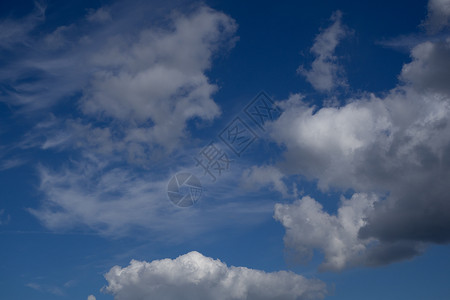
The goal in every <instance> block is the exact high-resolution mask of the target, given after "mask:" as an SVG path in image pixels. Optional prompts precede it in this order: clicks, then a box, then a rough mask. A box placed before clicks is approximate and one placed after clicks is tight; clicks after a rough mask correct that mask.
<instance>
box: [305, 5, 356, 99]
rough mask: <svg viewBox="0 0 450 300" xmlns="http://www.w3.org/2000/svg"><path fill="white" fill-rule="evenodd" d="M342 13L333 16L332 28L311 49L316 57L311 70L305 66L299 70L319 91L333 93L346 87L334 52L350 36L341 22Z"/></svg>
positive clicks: (318, 37) (322, 34)
mask: <svg viewBox="0 0 450 300" xmlns="http://www.w3.org/2000/svg"><path fill="white" fill-rule="evenodd" d="M341 19H342V13H341V12H340V11H336V12H335V13H333V15H332V16H331V20H332V21H333V22H334V23H333V24H332V25H331V26H330V27H328V28H327V29H325V30H323V31H322V32H321V33H320V34H319V35H318V36H317V37H316V39H315V41H314V45H313V46H312V47H311V50H310V51H311V53H312V54H314V56H315V57H316V58H315V59H314V61H313V62H312V65H311V69H310V70H306V69H305V68H304V67H303V66H300V67H299V68H298V69H297V72H298V73H299V74H302V75H303V76H305V77H306V80H307V81H308V82H309V83H310V84H311V85H312V86H313V87H314V88H315V89H316V90H318V91H321V92H326V91H331V90H333V89H334V88H336V87H338V86H345V85H346V81H345V79H344V78H343V77H342V76H340V73H341V72H342V70H341V67H340V66H339V64H338V63H337V57H336V56H334V51H335V49H336V47H337V45H338V44H339V42H340V41H341V40H342V39H343V38H344V37H345V36H347V35H348V34H349V31H348V29H346V28H345V27H344V26H343V25H342V22H341Z"/></svg>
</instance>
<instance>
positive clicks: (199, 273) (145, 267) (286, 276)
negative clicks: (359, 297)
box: [105, 252, 327, 300]
mask: <svg viewBox="0 0 450 300" xmlns="http://www.w3.org/2000/svg"><path fill="white" fill-rule="evenodd" d="M105 278H106V280H107V281H108V286H107V287H105V291H107V292H109V293H111V294H113V295H114V299H117V300H121V299H127V300H135V299H136V300H137V299H165V300H178V299H186V300H189V299H195V300H202V299H205V300H206V299H208V300H209V299H217V300H225V299H230V300H231V299H236V300H237V299H246V300H253V299H254V300H263V299H266V300H270V299H273V300H275V299H286V300H288V299H292V300H294V299H298V300H300V299H310V300H312V299H323V298H324V297H325V295H326V294H327V289H326V285H325V284H324V283H323V282H321V281H320V280H317V279H306V278H304V277H302V276H300V275H297V274H294V273H291V272H285V271H280V272H274V273H266V272H263V271H259V270H253V269H248V268H244V267H233V266H232V267H228V266H227V265H226V264H224V263H223V262H221V261H220V260H214V259H212V258H209V257H205V256H203V255H202V254H200V253H198V252H190V253H188V254H185V255H182V256H180V257H178V258H176V259H174V260H172V259H163V260H155V261H152V262H150V263H148V262H143V261H136V260H133V261H131V263H130V265H129V266H127V267H125V268H121V267H119V266H115V267H113V268H112V269H111V270H110V271H109V272H108V273H107V274H106V275H105Z"/></svg>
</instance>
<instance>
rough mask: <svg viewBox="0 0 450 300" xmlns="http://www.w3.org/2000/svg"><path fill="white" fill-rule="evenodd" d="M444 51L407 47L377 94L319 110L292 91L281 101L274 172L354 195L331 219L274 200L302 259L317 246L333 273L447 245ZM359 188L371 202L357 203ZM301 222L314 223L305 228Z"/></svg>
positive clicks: (437, 43) (449, 148)
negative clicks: (392, 78)
mask: <svg viewBox="0 0 450 300" xmlns="http://www.w3.org/2000/svg"><path fill="white" fill-rule="evenodd" d="M449 49H450V40H449V39H441V40H434V41H426V42H423V43H420V44H418V45H417V46H415V47H414V48H413V49H412V51H411V59H412V61H411V62H410V63H407V64H405V65H404V66H403V68H402V70H401V74H400V76H399V78H400V79H401V81H400V82H399V84H398V86H397V87H396V88H394V89H392V90H391V91H389V92H387V93H386V94H385V95H384V96H383V97H377V96H375V95H373V94H370V93H367V94H366V95H364V96H362V97H359V98H356V99H347V101H346V103H347V104H345V105H343V106H340V107H323V108H320V109H317V108H315V107H310V106H308V105H307V104H306V103H305V102H304V101H303V97H302V96H301V95H292V96H291V97H290V98H289V99H288V100H286V101H284V102H283V103H281V105H282V106H284V108H285V112H284V113H283V114H282V115H281V117H280V118H279V119H278V120H277V121H276V122H274V124H272V137H273V138H274V139H275V140H276V141H277V142H279V143H280V144H282V145H284V146H285V147H286V151H285V153H284V158H285V161H284V162H283V163H282V164H281V166H282V168H281V170H283V172H285V173H286V174H302V175H305V176H307V177H308V178H309V179H314V180H317V183H318V186H319V188H321V189H322V190H327V189H329V188H338V189H341V190H351V191H355V195H354V197H352V199H354V198H355V197H356V198H355V200H352V201H350V202H348V201H344V202H342V203H341V206H340V208H339V210H338V212H337V215H336V216H330V215H328V214H327V213H326V212H323V211H322V209H321V207H320V205H319V204H318V203H316V202H315V201H314V200H312V199H310V198H303V199H302V200H299V202H296V203H294V204H291V205H287V206H277V208H276V213H275V217H276V219H278V220H279V221H281V222H282V223H283V225H284V226H285V227H286V230H287V232H286V237H285V240H286V244H287V246H289V247H291V248H293V249H294V250H295V251H297V252H298V254H300V255H301V256H307V255H309V254H310V253H311V250H312V249H321V250H322V251H323V252H324V254H325V262H324V265H323V267H324V268H327V269H342V268H345V267H350V266H354V265H358V264H359V265H379V264H386V263H390V262H393V261H396V260H401V259H405V258H410V257H412V256H414V255H417V254H420V253H422V252H423V249H424V246H425V245H427V244H428V243H448V242H450V221H449V220H450V219H449V217H448V216H449V215H450V201H449V199H450V198H449V195H450V188H449V185H448V182H449V181H450V171H449V170H450V128H449V126H450V90H449V88H448V87H449V86H450V76H449V73H448V72H449V71H448V70H449V69H450V68H449V66H450V51H449ZM364 193H375V194H376V198H378V200H377V201H372V200H371V201H365V202H364V201H362V202H361V201H356V199H360V198H361V195H362V194H364ZM371 199H372V198H371ZM364 203H365V205H366V208H365V209H362V210H361V205H363V206H364ZM349 206H350V207H353V208H352V209H353V210H354V213H356V212H358V213H356V215H358V218H357V219H350V220H353V221H350V222H349V221H348V220H347V219H346V218H344V217H343V216H342V210H345V209H348V207H349ZM311 216H312V217H311ZM308 220H309V221H308ZM319 220H321V221H320V222H319ZM356 220H360V221H361V220H364V222H360V221H358V222H356ZM355 222H356V223H355ZM308 224H315V225H314V226H313V227H311V228H310V229H311V231H308V232H306V231H305V230H304V228H305V226H306V227H308V226H309V225H308ZM343 224H347V225H349V224H350V225H351V226H350V227H345V226H344V225H343ZM356 224H358V226H356ZM308 228H309V227H308ZM311 232H313V234H311ZM360 252H361V253H360Z"/></svg>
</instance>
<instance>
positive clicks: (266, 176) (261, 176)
mask: <svg viewBox="0 0 450 300" xmlns="http://www.w3.org/2000/svg"><path fill="white" fill-rule="evenodd" d="M283 178H284V174H283V173H281V172H280V171H279V170H278V169H277V168H275V167H273V166H259V167H258V166H253V167H251V168H249V169H246V170H244V171H243V173H242V176H241V185H242V186H243V187H244V188H246V189H259V188H261V186H263V187H267V186H270V187H271V188H272V189H274V190H275V191H277V192H280V193H281V194H282V195H283V197H287V196H288V189H287V187H286V185H285V184H284V182H283Z"/></svg>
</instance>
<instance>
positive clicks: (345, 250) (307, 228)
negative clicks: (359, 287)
mask: <svg viewBox="0 0 450 300" xmlns="http://www.w3.org/2000/svg"><path fill="white" fill-rule="evenodd" d="M376 201H378V199H377V197H376V196H375V195H367V194H354V195H353V196H352V198H351V199H344V198H342V199H341V205H340V207H339V209H338V211H337V214H336V215H330V214H328V213H327V212H325V211H323V207H322V205H321V204H320V203H319V202H317V201H315V200H314V199H312V198H311V197H309V196H306V197H303V198H302V199H300V200H297V201H295V202H294V203H292V204H277V205H275V214H274V218H275V219H276V220H278V221H279V222H281V224H283V226H284V227H285V228H286V235H285V237H284V242H285V245H286V246H287V247H288V248H290V249H293V250H294V251H295V252H296V256H297V258H298V259H299V260H300V261H303V262H305V261H309V260H310V259H311V257H312V255H313V250H314V249H319V250H321V251H322V252H323V254H324V259H325V261H324V262H323V263H322V265H321V268H322V269H324V270H342V269H344V268H346V267H351V266H353V265H355V264H356V263H358V262H359V261H360V260H361V256H362V255H364V254H365V251H366V248H367V246H368V245H369V243H370V242H371V240H370V239H367V240H360V239H359V238H358V232H359V229H361V228H362V227H363V226H364V225H365V224H366V221H365V219H366V218H367V216H368V213H369V212H371V211H372V210H373V205H374V203H375V202H376Z"/></svg>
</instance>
